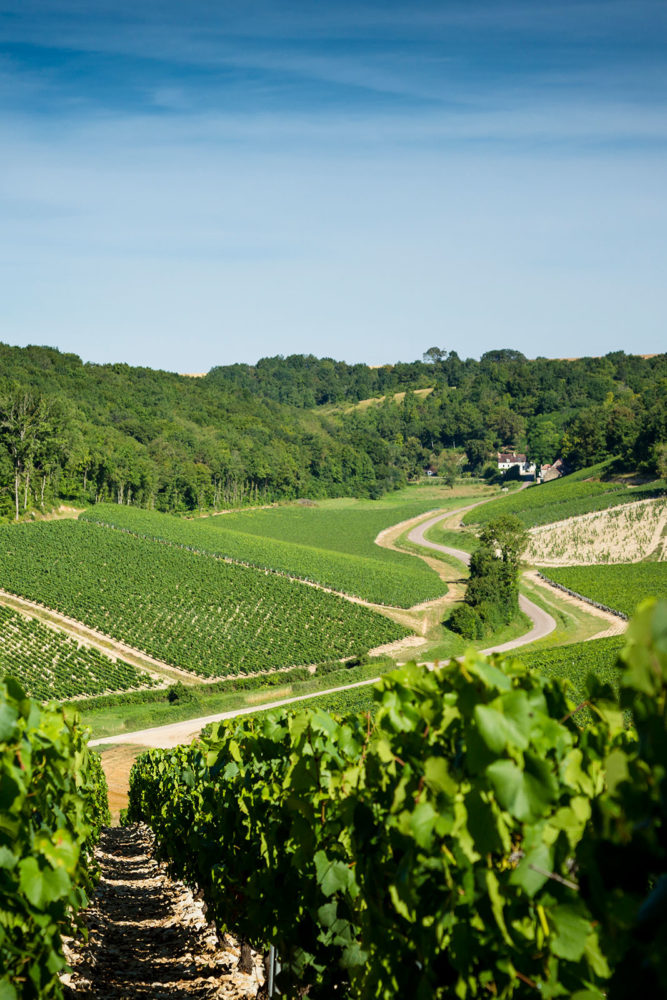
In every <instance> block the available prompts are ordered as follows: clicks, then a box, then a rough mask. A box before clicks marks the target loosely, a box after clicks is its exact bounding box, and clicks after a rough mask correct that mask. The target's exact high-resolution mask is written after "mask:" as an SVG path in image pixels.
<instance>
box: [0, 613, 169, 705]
mask: <svg viewBox="0 0 667 1000" xmlns="http://www.w3.org/2000/svg"><path fill="white" fill-rule="evenodd" d="M0 673H1V674H2V676H11V677H14V678H15V679H16V680H17V681H18V682H19V684H21V686H22V687H23V688H25V690H26V691H27V693H28V694H29V695H30V697H31V698H37V699H39V701H49V700H54V701H66V700H67V699H69V698H77V697H79V696H80V695H99V694H105V693H107V692H109V693H110V692H115V691H127V690H129V689H131V688H149V687H153V686H155V685H156V684H157V681H156V680H154V679H153V677H152V676H151V675H150V674H148V673H146V672H145V671H143V670H138V669H137V668H136V667H133V666H131V665H130V664H129V663H124V662H123V661H122V660H112V659H111V658H110V657H109V656H105V655H104V654H103V653H100V652H98V650H96V649H93V648H92V647H90V646H84V645H81V644H80V643H78V642H77V641H76V639H70V638H69V637H68V636H66V635H63V634H62V633H60V632H57V631H56V630H55V629H52V628H49V627H48V626H47V625H43V624H42V623H41V622H39V621H36V620H35V619H34V618H27V617H26V616H25V615H22V614H18V613H17V612H16V611H12V610H10V609H9V608H4V607H0Z"/></svg>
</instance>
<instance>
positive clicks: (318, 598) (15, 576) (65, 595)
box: [0, 521, 409, 676]
mask: <svg viewBox="0 0 667 1000" xmlns="http://www.w3.org/2000/svg"><path fill="white" fill-rule="evenodd" d="M0 584H1V585H2V586H3V587H4V588H5V589H7V590H10V591H12V592H13V593H15V594H19V595H21V596H23V597H27V598H29V599H31V600H34V601H39V602H41V603H43V604H45V605H46V606H48V607H51V608H55V609H56V610H58V611H61V612H64V613H65V614H68V615H70V616H72V617H73V618H76V619H77V620H79V621H81V622H83V623H85V624H86V625H89V626H91V627H92V628H96V629H99V630H100V631H101V632H104V633H106V634H107V635H110V636H113V637H114V638H117V639H120V640H122V641H124V642H127V643H129V644H130V645H133V646H135V647H136V648H138V649H141V650H144V651H145V652H147V653H149V654H151V655H153V656H156V657H158V658H159V659H162V660H164V661H166V662H167V663H171V664H174V665H176V666H179V667H182V668H184V669H186V670H191V671H193V672H194V673H196V674H198V675H200V676H220V675H225V674H236V673H249V672H252V671H254V670H260V669H262V670H265V669H267V668H273V667H282V666H289V665H292V664H307V663H316V662H319V661H323V660H330V659H332V658H335V657H341V656H346V655H349V654H352V653H356V652H359V651H365V650H368V649H369V648H372V647H374V646H379V645H381V644H383V643H387V642H392V641H394V640H395V639H400V638H403V637H404V636H406V635H408V634H409V632H408V631H407V630H406V629H404V628H402V627H401V626H399V625H397V624H395V623H394V622H392V621H389V620H388V619H387V618H385V617H383V616H382V615H378V614H376V613H374V612H373V611H370V610H369V609H367V608H365V607H363V606H360V605H355V604H351V603H350V602H348V601H345V600H344V599H343V598H339V597H335V596H333V595H331V594H327V593H325V592H323V591H320V590H316V589H315V588H312V587H308V586H305V585H304V584H301V583H295V582H291V581H289V580H286V579H283V578H281V577H279V576H275V575H271V576H269V575H268V574H266V573H264V572H262V571H260V570H256V569H249V568H246V567H243V566H235V565H230V564H229V563H225V562H223V561H222V560H219V559H213V558H207V557H203V556H200V555H197V554H195V553H192V552H187V551H185V550H184V549H182V548H176V547H173V546H170V545H165V544H162V543H160V542H155V541H146V540H144V539H141V538H137V537H135V536H133V535H130V534H125V533H121V532H119V531H114V530H112V529H111V528H105V527H98V526H96V525H93V524H88V523H82V522H76V521H59V522H49V523H40V524H32V525H18V526H11V527H2V528H0Z"/></svg>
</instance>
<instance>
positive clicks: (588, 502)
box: [463, 466, 666, 528]
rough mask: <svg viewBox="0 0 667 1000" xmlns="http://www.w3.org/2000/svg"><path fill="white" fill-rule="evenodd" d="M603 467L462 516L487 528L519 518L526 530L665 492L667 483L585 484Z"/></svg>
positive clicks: (577, 474)
mask: <svg viewBox="0 0 667 1000" xmlns="http://www.w3.org/2000/svg"><path fill="white" fill-rule="evenodd" d="M600 471H604V467H603V466H594V467H592V468H590V469H585V470H581V471H580V472H578V473H575V474H574V475H571V476H565V477H564V478H563V479H557V480H554V481H553V482H550V483H542V484H541V485H537V486H529V487H528V489H525V490H521V492H520V493H514V494H512V495H511V496H504V497H500V498H499V499H497V500H494V501H493V502H492V503H488V504H484V505H483V506H482V507H477V508H475V509H474V510H471V511H468V513H467V514H464V516H463V523H464V524H486V523H487V522H488V521H490V520H491V519H492V518H494V517H498V516H499V515H501V514H516V515H517V517H519V518H521V520H522V521H523V523H524V524H525V525H526V527H527V528H532V527H536V526H537V525H541V524H551V523H552V522H553V521H562V520H564V519H565V518H568V517H577V516H578V515H580V514H588V513H590V512H592V511H597V510H606V509H607V508H609V507H614V506H616V505H617V504H627V503H632V502H633V501H635V500H648V499H650V498H651V497H653V496H660V495H661V494H663V493H664V492H665V486H666V484H665V481H664V480H657V481H656V482H654V483H648V484H647V485H646V486H634V487H631V486H625V485H624V484H623V483H603V482H599V481H596V480H593V481H590V482H587V481H584V479H583V478H582V477H583V474H584V473H588V474H589V475H590V476H595V475H596V474H598V475H599V473H600Z"/></svg>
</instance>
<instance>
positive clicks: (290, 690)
mask: <svg viewBox="0 0 667 1000" xmlns="http://www.w3.org/2000/svg"><path fill="white" fill-rule="evenodd" d="M394 666H395V665H394V663H393V661H391V660H383V661H379V662H371V663H368V664H364V665H361V666H356V667H341V668H340V669H339V670H334V671H329V672H326V673H323V674H320V672H319V671H317V672H316V673H315V674H314V675H313V676H312V677H308V678H306V679H304V678H301V679H300V680H294V679H292V678H291V677H290V676H287V677H279V676H275V675H274V676H273V677H272V678H271V685H270V686H267V685H266V683H264V685H263V686H260V684H257V685H256V686H254V687H253V688H251V689H250V690H247V691H238V690H232V687H233V684H230V685H221V686H220V687H221V688H223V689H222V690H220V689H217V686H216V687H214V689H213V690H211V689H210V688H209V687H208V686H207V685H196V686H194V687H193V688H188V692H187V698H186V699H185V700H176V701H174V702H168V701H160V702H153V703H148V704H121V705H109V706H102V707H100V708H94V709H91V708H86V707H85V706H84V707H83V709H82V708H81V706H79V705H77V704H76V703H73V704H72V705H70V706H68V709H67V711H68V713H69V714H72V713H74V712H79V713H80V715H81V717H82V719H83V722H84V723H85V724H86V725H87V726H90V727H91V729H92V731H93V733H92V736H93V739H104V738H105V737H108V736H115V735H117V734H120V733H131V732H135V731H137V730H141V729H150V728H152V727H153V726H166V725H170V724H171V723H176V722H185V721H186V720H188V719H196V718H199V717H201V716H206V715H217V714H218V713H220V712H232V711H234V710H236V709H241V708H251V707H252V706H257V708H258V709H259V708H261V706H262V704H264V703H266V702H273V701H278V700H280V699H283V698H292V697H297V696H299V695H305V694H314V693H316V692H318V691H322V690H326V689H327V688H334V687H339V686H342V685H344V684H354V683H356V682H358V681H365V680H370V679H372V678H374V677H379V676H380V675H381V674H382V673H385V672H386V671H387V670H392V669H394ZM249 680H250V678H249ZM253 680H256V681H258V682H259V681H260V678H253ZM264 682H266V678H265V679H264ZM369 693H370V688H366V687H364V688H352V690H351V691H349V692H347V691H343V692H338V693H336V694H331V695H323V696H322V699H321V703H320V699H319V698H318V699H308V701H307V702H306V703H305V705H307V706H308V707H310V706H313V705H314V704H315V702H316V701H317V702H318V704H319V707H326V708H327V710H328V711H332V712H333V711H342V710H343V708H342V706H343V705H345V704H350V705H354V704H357V702H359V703H361V701H362V700H363V699H364V698H365V697H368V695H369ZM370 700H371V701H372V697H371V698H370ZM328 706H330V707H328ZM334 706H338V707H334ZM287 707H288V706H286V708H287ZM295 707H297V708H298V703H297V705H296V706H295ZM350 710H352V709H350ZM355 710H356V709H355ZM360 710H361V709H360Z"/></svg>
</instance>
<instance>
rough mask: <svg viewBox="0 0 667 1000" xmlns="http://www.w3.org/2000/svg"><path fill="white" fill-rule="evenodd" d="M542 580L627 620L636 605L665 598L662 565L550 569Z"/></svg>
mask: <svg viewBox="0 0 667 1000" xmlns="http://www.w3.org/2000/svg"><path fill="white" fill-rule="evenodd" d="M545 576H548V578H549V579H550V580H553V581H554V583H560V584H561V585H562V586H564V587H568V588H569V589H570V590H573V591H575V593H577V594H582V595H583V596H584V597H588V598H590V599H591V600H592V601H596V602H597V603H598V604H604V605H606V607H608V608H613V609H614V610H615V611H620V612H622V613H623V614H624V615H628V616H630V615H632V614H634V611H635V609H636V607H637V605H638V604H639V602H640V601H643V600H645V598H647V597H667V567H665V564H664V563H654V562H647V563H621V564H616V565H605V566H567V567H553V568H552V567H550V568H549V570H548V571H547V572H546V573H545Z"/></svg>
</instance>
